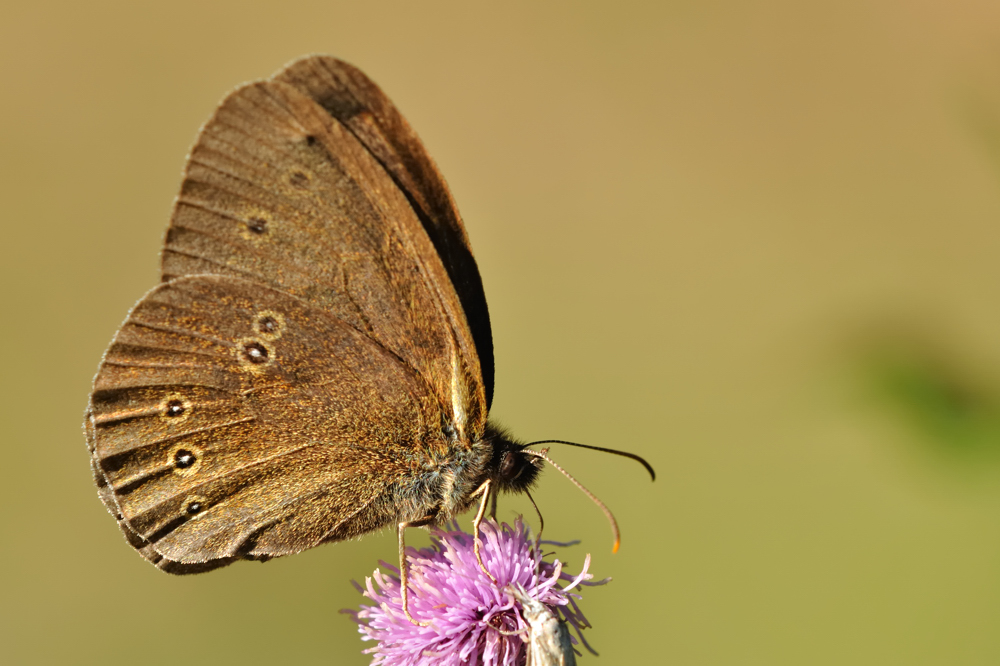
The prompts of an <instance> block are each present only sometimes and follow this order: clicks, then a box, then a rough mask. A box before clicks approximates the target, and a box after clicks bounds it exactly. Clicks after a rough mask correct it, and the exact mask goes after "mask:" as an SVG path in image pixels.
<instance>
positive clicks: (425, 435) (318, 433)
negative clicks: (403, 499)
mask: <svg viewBox="0 0 1000 666" xmlns="http://www.w3.org/2000/svg"><path fill="white" fill-rule="evenodd" d="M220 308H221V309H222V310H223V311H224V312H225V313H226V316H224V317H219V316H218V312H219V310H220ZM440 419H441V414H440V409H439V407H438V403H437V401H436V400H435V398H434V396H433V394H432V391H431V390H430V387H429V386H428V385H427V383H426V382H425V381H424V380H423V378H422V377H421V376H420V375H419V374H418V373H416V372H415V371H413V369H411V368H409V367H408V366H407V365H405V364H403V363H401V362H400V361H399V360H398V358H397V357H395V355H393V354H392V353H391V352H389V351H387V350H385V349H384V348H382V347H381V346H379V345H378V344H377V343H375V342H373V341H372V340H371V339H370V338H369V337H367V336H365V335H364V334H362V333H360V332H358V331H357V330H356V329H354V328H353V327H351V326H348V325H347V324H345V323H343V322H342V321H340V320H338V319H337V318H336V317H334V316H333V315H330V314H329V313H327V312H325V311H322V310H318V309H317V308H315V307H314V306H312V305H311V304H310V303H308V302H305V301H303V300H301V299H298V298H295V297H292V296H289V295H288V294H285V293H282V292H279V291H276V290H273V289H270V288H267V287H263V286H261V285H259V284H257V283H254V282H249V281H246V280H242V279H238V278H231V277H223V276H195V277H189V278H179V279H176V280H173V281H171V282H169V283H166V284H164V285H161V286H160V287H158V288H156V289H155V290H153V291H152V292H150V293H149V294H148V295H147V296H146V297H145V298H144V299H143V300H142V301H140V302H139V304H137V305H136V307H135V308H134V309H133V311H132V313H131V314H130V315H129V318H128V320H127V321H126V322H125V324H124V325H123V326H122V328H121V330H120V331H119V333H118V334H117V335H116V337H115V339H114V341H113V342H112V344H111V347H110V348H109V349H108V352H107V353H106V355H105V359H104V361H103V363H102V365H101V369H100V371H99V372H98V375H97V377H96V379H95V385H94V393H93V396H92V399H91V405H90V410H89V415H88V424H87V430H88V439H89V440H90V443H91V450H92V461H93V465H94V469H95V476H97V478H98V487H99V492H100V494H101V497H102V499H103V500H104V501H105V504H107V505H108V506H109V508H110V509H111V510H112V512H113V513H115V514H116V515H117V516H118V517H119V520H120V522H121V523H122V529H123V531H124V532H125V533H126V536H127V537H128V538H129V541H130V543H132V545H133V546H135V547H137V548H139V549H140V551H141V552H143V554H144V555H146V557H147V558H149V559H154V560H155V559H157V558H160V557H162V558H164V559H165V560H166V562H165V564H170V563H178V564H182V565H192V566H196V567H197V566H200V565H204V564H205V563H212V562H220V563H224V562H226V561H231V560H232V559H234V558H239V557H256V558H263V557H272V556H277V555H284V554H288V553H292V552H297V551H300V550H302V549H304V548H308V547H311V546H314V545H317V544H319V543H322V542H323V541H329V540H338V539H341V538H346V537H350V536H355V535H358V534H362V533H364V532H367V531H370V530H372V529H375V528H377V527H379V526H381V525H383V524H385V523H386V522H387V521H388V520H390V519H391V518H392V516H391V514H390V513H388V512H387V511H386V510H385V508H384V506H383V504H384V500H385V499H386V498H385V497H383V495H384V494H385V493H387V492H388V491H387V488H388V487H389V486H390V485H391V483H392V482H393V481H395V480H397V479H399V478H401V477H403V476H404V475H407V474H411V473H412V466H413V464H414V461H415V460H418V459H419V458H420V456H421V452H422V451H423V450H425V449H426V450H430V449H433V447H434V446H439V445H440V444H441V441H440V440H441V435H440ZM376 477H377V478H376Z"/></svg>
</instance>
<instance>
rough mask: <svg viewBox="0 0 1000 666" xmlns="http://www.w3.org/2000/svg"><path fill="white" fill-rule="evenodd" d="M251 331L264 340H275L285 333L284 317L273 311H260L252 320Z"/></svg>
mask: <svg viewBox="0 0 1000 666" xmlns="http://www.w3.org/2000/svg"><path fill="white" fill-rule="evenodd" d="M253 330H254V331H255V332H256V333H257V334H258V335H259V336H260V337H262V338H264V339H265V340H277V339H278V338H280V337H281V334H282V333H284V332H285V315H283V314H281V313H280V312H275V311H274V310H261V311H260V312H258V313H257V317H256V318H255V319H254V322H253Z"/></svg>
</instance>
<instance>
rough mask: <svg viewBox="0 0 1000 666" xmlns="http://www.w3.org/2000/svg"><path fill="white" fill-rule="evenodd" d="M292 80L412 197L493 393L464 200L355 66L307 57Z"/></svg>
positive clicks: (289, 72)
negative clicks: (462, 212)
mask: <svg viewBox="0 0 1000 666" xmlns="http://www.w3.org/2000/svg"><path fill="white" fill-rule="evenodd" d="M274 79H275V80H277V81H284V82H287V83H290V84H292V85H294V86H295V87H296V88H297V89H299V90H300V91H301V92H303V93H305V94H306V95H308V96H309V97H310V98H311V99H313V100H315V101H316V102H317V103H318V104H319V105H320V106H322V107H323V109H324V110H326V111H327V113H329V114H330V115H331V116H333V117H334V118H336V119H337V120H338V121H339V122H340V123H342V124H343V125H344V126H345V127H347V128H348V129H349V130H350V131H351V132H352V133H353V134H354V135H355V136H356V137H357V138H358V140H359V141H360V142H361V143H362V144H364V146H365V147H366V148H367V149H368V150H369V151H370V152H371V154H372V155H373V156H374V157H375V158H376V159H377V160H378V161H379V162H380V163H381V164H382V166H383V167H385V169H386V171H387V172H388V173H389V174H390V175H391V176H392V178H393V180H395V182H396V183H397V185H399V187H400V189H401V190H402V191H403V192H404V193H405V194H406V196H407V197H408V198H409V199H410V202H411V203H412V204H413V208H414V210H415V211H416V212H417V215H418V216H419V217H420V221H421V222H422V223H423V224H424V228H425V229H426V231H427V233H428V235H429V236H430V238H431V241H432V242H433V243H434V246H435V248H437V251H438V254H439V255H440V256H441V258H442V259H443V260H444V266H445V269H446V270H447V271H448V275H449V277H450V278H451V282H452V285H453V286H454V288H455V291H456V293H457V295H458V298H459V301H460V303H461V305H462V309H463V310H464V313H465V318H466V320H467V322H468V325H469V328H470V329H471V332H472V337H473V340H474V341H475V344H476V350H477V355H478V357H479V364H480V367H481V369H482V377H483V384H484V386H485V391H486V405H487V407H489V405H490V403H491V402H492V398H493V374H494V371H493V339H492V336H491V332H490V317H489V311H488V309H487V307H486V295H485V294H484V292H483V283H482V280H481V279H480V277H479V270H478V269H477V267H476V262H475V259H474V258H473V256H472V247H471V245H470V244H469V238H468V236H467V235H466V233H465V227H464V226H463V225H462V220H461V217H460V216H459V213H458V208H457V207H456V206H455V202H454V200H453V199H452V197H451V192H450V191H449V190H448V186H447V185H446V184H445V180H444V177H443V176H442V175H441V173H440V171H438V169H437V166H436V165H435V164H434V161H433V160H432V159H431V157H430V155H428V153H427V151H426V150H424V147H423V144H422V143H421V142H420V139H419V138H418V137H417V135H416V133H415V132H414V131H413V130H412V129H411V128H410V125H409V123H407V122H406V119H405V118H403V116H402V114H401V113H400V112H399V111H398V110H397V109H396V107H395V105H394V104H393V103H392V101H391V100H390V99H389V98H388V97H387V96H386V95H385V93H383V92H382V91H381V90H380V89H379V87H378V86H377V85H375V83H374V82H372V80H371V79H369V78H368V77H367V76H365V75H364V73H363V72H361V71H360V70H359V69H357V68H356V67H353V66H351V65H349V64H348V63H345V62H343V61H340V60H337V59H336V58H331V57H329V56H313V57H308V58H303V59H302V60H299V61H297V62H294V63H292V64H291V65H289V66H288V67H286V68H285V69H284V70H283V71H282V72H279V73H278V74H277V75H276V76H275V77H274Z"/></svg>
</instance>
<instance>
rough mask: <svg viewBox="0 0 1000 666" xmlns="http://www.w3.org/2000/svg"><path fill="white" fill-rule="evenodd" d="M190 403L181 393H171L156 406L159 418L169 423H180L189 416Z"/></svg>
mask: <svg viewBox="0 0 1000 666" xmlns="http://www.w3.org/2000/svg"><path fill="white" fill-rule="evenodd" d="M192 407H193V406H192V404H191V401H190V400H188V399H187V398H186V397H185V396H184V395H183V394H181V393H171V394H169V395H167V396H166V397H164V398H163V400H162V401H160V404H159V405H158V409H159V412H160V416H161V417H162V418H163V419H164V420H166V421H169V422H171V423H175V424H176V423H181V422H183V421H185V420H186V419H187V418H188V417H189V416H191V410H192Z"/></svg>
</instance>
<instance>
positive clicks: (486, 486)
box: [472, 479, 497, 585]
mask: <svg viewBox="0 0 1000 666" xmlns="http://www.w3.org/2000/svg"><path fill="white" fill-rule="evenodd" d="M491 485H492V484H491V482H490V480H489V479H486V480H485V481H483V485H481V486H479V488H478V489H477V490H476V492H474V493H472V496H473V497H475V496H476V495H478V494H479V493H482V494H483V501H482V502H480V503H479V511H477V512H476V519H475V520H473V521H472V537H473V544H474V545H473V550H474V551H475V553H476V562H478V563H479V568H480V569H482V570H483V573H484V574H486V575H487V576H488V577H489V579H490V580H491V581H493V584H494V585H496V584H497V579H496V578H494V577H493V574H491V573H490V572H489V571H487V570H486V566H485V565H484V564H483V556H482V554H481V553H480V552H479V549H480V545H481V544H482V539H480V538H479V524H480V523H482V522H483V514H485V513H486V504H487V503H488V502H489V500H490V486H491Z"/></svg>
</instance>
